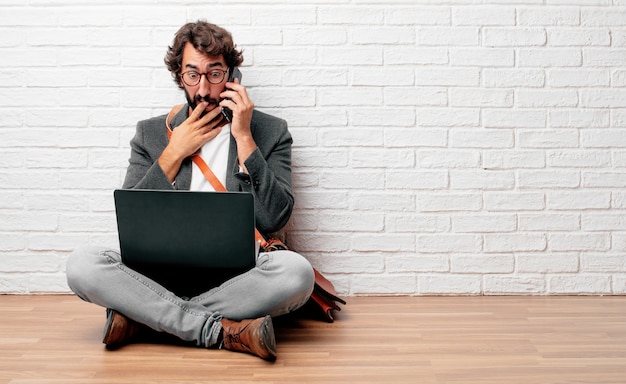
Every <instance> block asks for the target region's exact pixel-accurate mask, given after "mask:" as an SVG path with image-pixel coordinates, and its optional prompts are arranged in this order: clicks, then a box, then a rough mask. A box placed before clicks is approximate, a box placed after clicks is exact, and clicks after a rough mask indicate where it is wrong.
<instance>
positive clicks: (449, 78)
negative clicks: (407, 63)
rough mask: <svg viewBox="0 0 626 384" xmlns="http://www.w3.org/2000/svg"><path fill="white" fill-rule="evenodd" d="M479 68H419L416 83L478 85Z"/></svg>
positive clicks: (422, 84)
mask: <svg viewBox="0 0 626 384" xmlns="http://www.w3.org/2000/svg"><path fill="white" fill-rule="evenodd" d="M479 81H480V74H479V70H478V69H476V68H448V67H443V68H431V67H426V68H417V69H416V70H415V85H419V86H469V87H472V86H478V84H479Z"/></svg>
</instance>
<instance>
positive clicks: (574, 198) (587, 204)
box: [546, 191, 611, 229]
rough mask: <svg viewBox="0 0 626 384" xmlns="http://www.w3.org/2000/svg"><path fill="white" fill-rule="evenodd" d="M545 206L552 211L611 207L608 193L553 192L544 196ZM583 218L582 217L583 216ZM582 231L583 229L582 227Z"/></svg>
mask: <svg viewBox="0 0 626 384" xmlns="http://www.w3.org/2000/svg"><path fill="white" fill-rule="evenodd" d="M546 205H547V208H548V209H552V210H557V211H558V210H584V209H608V208H609V207H610V205H611V194H610V193H609V192H597V191H555V192H548V193H547V194H546ZM583 217H584V215H583ZM583 229H586V228H584V226H583Z"/></svg>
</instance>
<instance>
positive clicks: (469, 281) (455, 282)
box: [417, 274, 482, 295]
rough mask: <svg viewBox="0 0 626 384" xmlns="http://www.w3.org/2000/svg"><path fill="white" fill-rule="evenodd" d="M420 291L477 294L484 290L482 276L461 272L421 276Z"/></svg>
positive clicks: (444, 293)
mask: <svg viewBox="0 0 626 384" xmlns="http://www.w3.org/2000/svg"><path fill="white" fill-rule="evenodd" d="M417 285H418V292H419V293H420V294H422V295H430V294H439V295H441V294H443V295H446V294H450V295H452V294H469V295H477V294H479V293H481V291H482V282H481V278H480V276H477V275H475V276H472V275H465V274H463V275H460V274H436V275H425V276H423V277H421V276H420V277H419V278H418V281H417Z"/></svg>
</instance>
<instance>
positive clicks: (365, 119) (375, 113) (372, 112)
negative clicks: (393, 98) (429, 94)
mask: <svg viewBox="0 0 626 384" xmlns="http://www.w3.org/2000/svg"><path fill="white" fill-rule="evenodd" d="M351 120H352V123H353V124H354V125H356V126H365V127H368V126H376V127H380V126H393V127H411V126H414V125H415V112H414V110H413V108H404V109H403V108H380V107H378V108H352V112H351Z"/></svg>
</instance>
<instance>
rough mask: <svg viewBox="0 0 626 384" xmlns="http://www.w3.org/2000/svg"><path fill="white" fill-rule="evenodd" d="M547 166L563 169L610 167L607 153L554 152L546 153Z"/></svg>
mask: <svg viewBox="0 0 626 384" xmlns="http://www.w3.org/2000/svg"><path fill="white" fill-rule="evenodd" d="M547 159H548V165H549V166H551V167H563V168H578V167H581V168H588V167H593V168H602V167H610V166H611V153H610V152H609V151H590V150H584V151H583V150H565V149H564V150H556V151H550V152H548V156H547Z"/></svg>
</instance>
